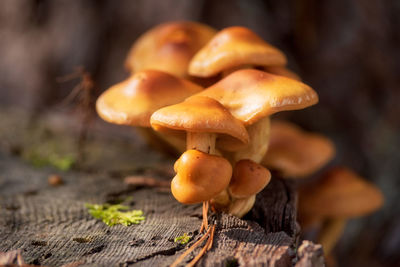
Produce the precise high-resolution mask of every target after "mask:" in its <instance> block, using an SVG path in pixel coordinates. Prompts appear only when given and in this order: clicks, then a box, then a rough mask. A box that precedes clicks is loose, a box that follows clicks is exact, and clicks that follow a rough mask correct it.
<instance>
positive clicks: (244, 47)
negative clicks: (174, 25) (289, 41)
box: [189, 26, 286, 77]
mask: <svg viewBox="0 0 400 267" xmlns="http://www.w3.org/2000/svg"><path fill="white" fill-rule="evenodd" d="M248 64H251V65H257V66H284V65H285V64H286V57H285V55H284V54H283V53H282V52H281V51H280V50H279V49H277V48H275V47H273V46H272V45H270V44H268V43H267V42H265V41H264V40H262V39H261V38H260V37H259V36H258V35H257V34H255V33H254V32H252V31H251V30H249V29H248V28H245V27H238V26H235V27H229V28H226V29H223V30H222V31H220V32H218V33H217V34H216V35H215V36H214V37H213V38H212V39H211V40H210V41H209V42H208V43H207V44H206V45H205V46H204V47H203V48H202V49H201V50H200V51H199V52H197V54H196V55H195V56H194V57H193V59H192V61H191V62H190V65H189V74H191V75H193V76H199V77H209V76H214V75H216V74H218V73H220V72H222V71H224V70H227V69H230V68H234V67H238V66H241V65H248Z"/></svg>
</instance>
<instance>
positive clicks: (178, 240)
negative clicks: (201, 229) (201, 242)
mask: <svg viewBox="0 0 400 267" xmlns="http://www.w3.org/2000/svg"><path fill="white" fill-rule="evenodd" d="M190 239H192V237H191V236H189V235H188V234H187V233H184V234H183V235H181V236H178V237H175V239H174V242H175V243H179V244H181V245H185V244H187V243H188V242H189V241H190Z"/></svg>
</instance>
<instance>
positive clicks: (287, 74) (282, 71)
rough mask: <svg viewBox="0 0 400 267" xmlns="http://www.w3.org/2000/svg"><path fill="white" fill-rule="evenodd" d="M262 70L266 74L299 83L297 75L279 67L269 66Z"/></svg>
mask: <svg viewBox="0 0 400 267" xmlns="http://www.w3.org/2000/svg"><path fill="white" fill-rule="evenodd" d="M264 70H265V71H266V72H268V73H271V74H275V75H279V76H284V77H287V78H290V79H293V80H297V81H299V82H301V78H300V76H299V75H297V74H296V73H294V72H293V71H291V70H289V69H288V68H285V67H281V66H269V67H264Z"/></svg>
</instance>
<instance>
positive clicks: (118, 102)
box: [96, 70, 203, 150]
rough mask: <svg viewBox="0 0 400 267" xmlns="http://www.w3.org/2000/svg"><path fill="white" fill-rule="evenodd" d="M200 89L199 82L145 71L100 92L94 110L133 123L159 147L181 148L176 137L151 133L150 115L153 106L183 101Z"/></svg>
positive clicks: (119, 121) (111, 119)
mask: <svg viewBox="0 0 400 267" xmlns="http://www.w3.org/2000/svg"><path fill="white" fill-rule="evenodd" d="M202 89H203V88H202V87H201V86H199V85H196V84H194V83H192V82H190V81H187V80H184V79H181V78H177V77H175V76H173V75H171V74H168V73H165V72H162V71H157V70H145V71H140V72H138V73H136V74H134V75H132V76H131V77H129V78H128V79H127V80H125V81H123V82H121V83H118V84H116V85H114V86H112V87H111V88H109V89H108V90H106V91H105V92H103V93H102V94H101V95H100V97H99V98H98V99H97V102H96V109H97V113H98V114H99V116H100V117H101V118H102V119H104V120H105V121H107V122H110V123H114V124H121V125H130V126H137V128H138V129H139V130H140V132H141V133H143V135H144V136H145V137H146V138H147V140H148V141H149V142H150V143H151V144H153V145H154V146H156V147H157V148H160V149H161V150H171V149H175V148H177V147H178V148H179V147H181V149H180V150H184V146H185V145H184V142H182V141H180V140H179V138H173V137H169V136H162V135H160V134H157V133H154V131H152V129H151V125H150V116H151V114H153V112H154V111H156V110H157V109H159V108H161V107H164V106H168V105H171V104H175V103H178V102H180V101H183V100H184V99H185V98H186V97H188V96H190V95H193V94H194V93H197V92H199V91H201V90H202ZM162 140H165V141H162ZM168 144H172V145H173V147H175V148H173V147H172V146H171V145H168Z"/></svg>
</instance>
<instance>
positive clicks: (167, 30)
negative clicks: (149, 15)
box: [125, 21, 216, 77]
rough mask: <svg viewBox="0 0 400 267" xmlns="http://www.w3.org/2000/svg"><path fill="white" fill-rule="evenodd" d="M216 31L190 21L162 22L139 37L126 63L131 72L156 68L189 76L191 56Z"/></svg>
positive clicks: (180, 75)
mask: <svg viewBox="0 0 400 267" xmlns="http://www.w3.org/2000/svg"><path fill="white" fill-rule="evenodd" d="M215 33H216V31H215V30H214V29H212V28H211V27H209V26H207V25H204V24H201V23H196V22H189V21H181V22H169V23H164V24H161V25H158V26H156V27H154V28H152V29H150V30H149V31H147V32H146V33H144V34H143V35H142V36H140V37H139V39H138V40H137V41H136V42H135V44H134V45H133V47H132V49H131V51H130V52H129V55H128V57H127V59H126V62H125V65H126V67H127V68H128V69H129V70H130V71H131V72H138V71H141V70H145V69H156V70H161V71H165V72H168V73H171V74H174V75H177V76H179V77H187V69H188V65H189V62H190V60H191V58H192V57H193V55H194V54H195V53H196V52H197V51H198V50H199V49H200V48H201V47H203V46H204V45H205V44H206V43H207V42H208V41H209V40H210V39H211V38H212V37H213V36H214V34H215Z"/></svg>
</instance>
